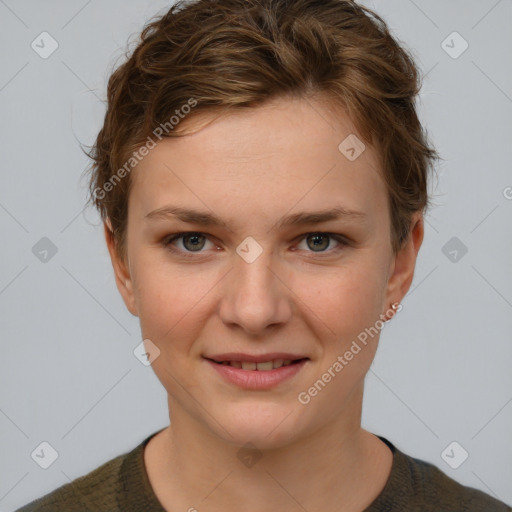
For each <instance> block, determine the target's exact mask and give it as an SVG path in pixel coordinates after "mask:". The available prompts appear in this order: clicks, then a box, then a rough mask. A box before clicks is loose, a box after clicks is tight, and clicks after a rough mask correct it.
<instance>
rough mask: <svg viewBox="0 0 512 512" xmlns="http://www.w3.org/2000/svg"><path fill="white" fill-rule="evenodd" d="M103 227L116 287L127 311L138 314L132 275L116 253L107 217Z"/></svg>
mask: <svg viewBox="0 0 512 512" xmlns="http://www.w3.org/2000/svg"><path fill="white" fill-rule="evenodd" d="M103 228H104V231H105V240H106V242H107V248H108V252H109V254H110V259H111V261H112V267H113V268H114V275H115V278H116V285H117V289H118V290H119V293H120V294H121V297H122V298H123V301H124V303H125V305H126V307H127V308H128V311H129V312H130V313H131V314H132V315H134V316H139V314H138V311H137V307H136V303H135V296H134V293H133V281H132V276H131V275H130V270H129V265H127V263H126V262H125V261H124V260H123V259H122V258H121V257H120V256H119V254H118V250H117V247H116V242H115V238H114V234H113V232H112V228H111V224H110V221H109V219H107V220H106V221H105V222H104V223H103Z"/></svg>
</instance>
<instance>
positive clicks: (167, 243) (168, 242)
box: [162, 231, 350, 258]
mask: <svg viewBox="0 0 512 512" xmlns="http://www.w3.org/2000/svg"><path fill="white" fill-rule="evenodd" d="M187 235H200V236H204V237H205V238H206V239H208V240H209V241H210V242H212V240H211V238H212V236H211V235H209V234H208V233H203V232H201V231H180V232H176V233H172V234H170V235H167V236H166V237H165V238H164V239H163V240H162V245H163V246H164V248H166V249H169V250H170V251H171V252H173V253H175V254H179V255H183V256H185V257H186V258H191V257H192V258H193V257H196V256H194V254H196V253H195V252H194V251H182V250H179V249H177V248H176V247H175V246H173V243H172V242H174V241H176V240H179V239H181V238H184V237H185V236H187ZM310 235H324V236H327V237H329V238H332V239H334V240H335V241H336V242H337V243H338V246H337V247H335V248H333V249H330V250H326V251H319V252H315V251H306V252H308V253H310V254H313V255H316V256H318V257H322V255H332V254H335V253H337V252H339V251H340V250H342V249H343V248H345V247H346V246H349V245H350V244H349V241H348V239H347V238H346V237H345V236H343V235H341V234H338V233H330V232H327V231H309V232H307V233H304V234H302V235H299V236H298V237H295V239H294V242H295V241H297V244H298V243H300V242H301V241H302V240H304V239H306V238H307V237H308V236H310ZM213 238H214V237H213ZM212 243H214V242H212ZM204 252H205V251H197V254H198V255H199V254H203V253H204Z"/></svg>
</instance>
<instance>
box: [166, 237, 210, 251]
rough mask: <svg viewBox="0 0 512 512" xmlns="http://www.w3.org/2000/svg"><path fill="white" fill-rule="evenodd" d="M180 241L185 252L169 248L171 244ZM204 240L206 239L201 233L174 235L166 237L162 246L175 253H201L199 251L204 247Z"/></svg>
mask: <svg viewBox="0 0 512 512" xmlns="http://www.w3.org/2000/svg"><path fill="white" fill-rule="evenodd" d="M180 239H181V240H182V246H183V247H184V248H185V251H183V250H178V249H176V248H175V247H171V245H172V244H173V242H175V241H176V240H180ZM206 240H207V237H206V236H205V235H204V234H203V233H197V232H187V233H175V234H174V235H171V236H169V237H167V238H166V239H165V240H164V242H163V244H164V246H165V247H169V248H170V249H171V250H173V251H176V252H201V249H202V248H203V247H204V246H205V241H206ZM210 243H211V242H210Z"/></svg>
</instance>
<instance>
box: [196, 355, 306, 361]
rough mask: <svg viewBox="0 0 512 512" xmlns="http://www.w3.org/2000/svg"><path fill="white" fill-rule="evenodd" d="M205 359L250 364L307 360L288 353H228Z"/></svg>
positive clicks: (304, 357)
mask: <svg viewBox="0 0 512 512" xmlns="http://www.w3.org/2000/svg"><path fill="white" fill-rule="evenodd" d="M204 357H205V358H206V359H213V360H214V361H217V362H223V361H249V362H251V363H263V362H265V361H273V360H275V359H283V360H286V359H291V360H292V361H294V360H296V359H309V358H308V357H306V356H303V355H300V354H290V353H289V352H270V353H268V354H260V355H256V354H243V353H241V352H228V353H225V354H215V355H213V356H204Z"/></svg>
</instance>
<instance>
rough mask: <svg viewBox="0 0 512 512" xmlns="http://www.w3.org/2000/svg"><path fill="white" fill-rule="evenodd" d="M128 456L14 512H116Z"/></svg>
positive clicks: (105, 464) (101, 467)
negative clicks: (60, 511)
mask: <svg viewBox="0 0 512 512" xmlns="http://www.w3.org/2000/svg"><path fill="white" fill-rule="evenodd" d="M137 448H139V447H137ZM137 448H136V449H135V450H137ZM135 450H134V451H135ZM130 453H133V452H130ZM130 453H125V454H123V455H118V456H117V457H115V458H113V459H111V460H109V461H108V462H105V463H104V464H102V465H101V466H99V467H98V468H96V469H94V470H93V471H91V472H89V473H87V474H86V475H84V476H81V477H78V478H76V479H75V480H73V481H72V482H69V483H67V484H64V485H62V486H61V487H59V488H57V489H55V490H54V491H52V492H50V493H48V494H46V495H45V496H43V497H41V498H38V499H36V500H35V501H32V502H31V503H28V504H27V505H25V506H23V507H22V508H20V509H18V510H17V511H16V512H43V511H50V510H52V511H58V510H62V511H64V510H65V511H66V512H75V511H76V512H78V511H84V510H91V511H93V510H94V511H98V512H99V511H103V510H104V511H113V510H117V498H116V497H117V495H118V494H119V493H120V492H122V488H121V487H122V481H121V478H120V472H121V467H122V464H123V462H124V461H125V459H126V458H127V457H128V456H129V455H130Z"/></svg>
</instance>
